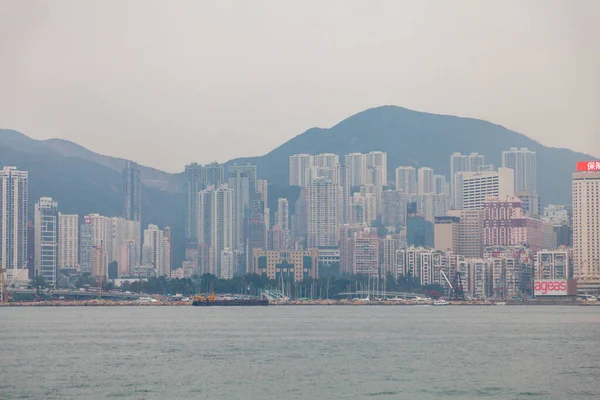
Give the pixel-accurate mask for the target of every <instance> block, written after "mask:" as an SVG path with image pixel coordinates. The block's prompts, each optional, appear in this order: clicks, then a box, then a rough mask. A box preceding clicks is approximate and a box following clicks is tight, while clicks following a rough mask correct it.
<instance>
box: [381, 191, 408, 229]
mask: <svg viewBox="0 0 600 400" xmlns="http://www.w3.org/2000/svg"><path fill="white" fill-rule="evenodd" d="M406 201H407V196H406V195H405V194H404V192H403V191H401V190H386V191H385V192H383V194H382V208H383V210H382V211H381V223H382V224H383V225H384V226H394V227H401V226H405V225H406Z"/></svg>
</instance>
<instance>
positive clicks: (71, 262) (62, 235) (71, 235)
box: [58, 213, 79, 270]
mask: <svg viewBox="0 0 600 400" xmlns="http://www.w3.org/2000/svg"><path fill="white" fill-rule="evenodd" d="M78 255H79V215H77V214H62V213H59V214H58V268H65V269H76V270H79V260H78Z"/></svg>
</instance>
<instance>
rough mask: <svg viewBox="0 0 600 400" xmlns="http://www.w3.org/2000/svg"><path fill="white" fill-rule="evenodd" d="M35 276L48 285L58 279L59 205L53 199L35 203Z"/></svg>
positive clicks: (44, 198)
mask: <svg viewBox="0 0 600 400" xmlns="http://www.w3.org/2000/svg"><path fill="white" fill-rule="evenodd" d="M34 228H35V255H34V260H35V262H34V263H35V274H36V276H41V277H43V278H44V282H45V283H46V284H48V285H54V284H56V282H57V279H58V204H57V203H56V202H55V201H53V200H52V198H51V197H42V198H40V200H39V201H38V202H37V203H35V220H34Z"/></svg>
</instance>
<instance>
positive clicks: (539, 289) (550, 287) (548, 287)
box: [533, 279, 567, 296]
mask: <svg viewBox="0 0 600 400" xmlns="http://www.w3.org/2000/svg"><path fill="white" fill-rule="evenodd" d="M533 293H534V294H535V295H536V296H566V295H567V280H566V279H540V280H537V281H535V283H534V284H533Z"/></svg>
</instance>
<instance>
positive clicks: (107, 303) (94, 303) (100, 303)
mask: <svg viewBox="0 0 600 400" xmlns="http://www.w3.org/2000/svg"><path fill="white" fill-rule="evenodd" d="M269 306H275V307H281V306H295V307H302V306H305V307H306V306H309V307H315V306H351V307H352V306H353V307H358V306H389V307H419V306H431V307H438V306H434V305H433V304H432V303H431V302H424V303H399V302H386V301H371V302H368V303H367V302H352V301H344V300H342V301H335V300H320V301H319V300H315V301H288V302H271V303H269ZM448 306H461V307H465V306H472V307H483V306H584V307H594V306H600V301H595V302H585V301H535V300H529V301H507V302H449V304H448ZM4 307H10V308H15V307H193V306H192V304H191V303H190V302H173V301H156V302H147V303H146V302H138V301H115V300H85V301H42V302H14V303H4V304H0V309H1V308H4ZM213 307H223V306H213Z"/></svg>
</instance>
